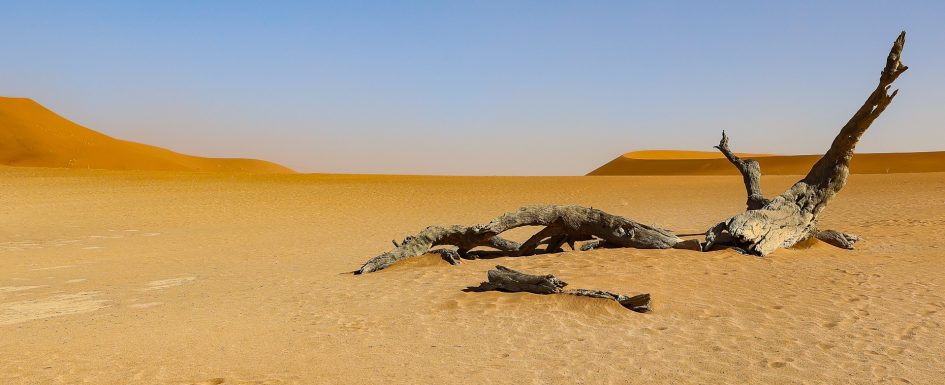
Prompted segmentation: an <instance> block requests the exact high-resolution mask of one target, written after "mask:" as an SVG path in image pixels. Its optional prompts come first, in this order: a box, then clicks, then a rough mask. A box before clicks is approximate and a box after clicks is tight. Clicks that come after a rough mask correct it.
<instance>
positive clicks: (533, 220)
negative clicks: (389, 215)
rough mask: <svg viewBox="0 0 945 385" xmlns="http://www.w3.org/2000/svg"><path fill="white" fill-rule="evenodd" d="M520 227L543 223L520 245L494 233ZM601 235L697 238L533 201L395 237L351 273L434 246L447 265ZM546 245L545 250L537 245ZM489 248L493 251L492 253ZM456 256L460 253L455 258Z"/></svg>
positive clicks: (652, 240)
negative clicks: (485, 217)
mask: <svg viewBox="0 0 945 385" xmlns="http://www.w3.org/2000/svg"><path fill="white" fill-rule="evenodd" d="M522 226H544V229H542V230H541V231H539V232H538V234H535V236H533V237H531V238H530V239H529V240H528V241H526V242H525V244H522V245H519V244H518V243H516V242H513V241H510V240H507V239H503V238H501V237H499V234H501V233H503V232H505V231H508V230H511V229H514V228H518V227H522ZM593 239H600V240H603V241H605V242H607V244H609V245H614V246H615V247H633V248H638V249H669V248H678V249H691V250H701V248H700V245H699V242H698V241H695V240H688V241H687V240H683V239H681V238H679V237H677V236H676V235H674V234H673V232H672V231H669V230H665V229H660V228H656V227H653V226H648V225H644V224H641V223H637V222H634V221H631V220H629V219H626V218H624V217H621V216H617V215H613V214H608V213H606V212H603V211H601V210H597V209H594V208H588V207H582V206H557V205H537V206H526V207H522V208H520V209H518V210H517V211H513V212H509V213H505V214H502V215H500V216H499V217H497V218H495V219H493V220H492V221H491V222H489V223H488V224H485V225H475V226H460V225H454V226H449V227H442V226H430V227H427V228H426V229H424V230H423V231H421V232H420V233H419V234H417V235H414V236H409V237H407V238H405V239H404V240H403V242H400V244H399V245H398V243H397V242H393V243H394V245H395V247H394V249H393V250H391V251H388V252H386V253H384V254H381V255H378V256H376V257H374V258H371V259H370V260H368V261H367V262H366V263H364V265H362V266H361V268H359V269H358V270H356V271H355V274H363V273H371V272H375V271H378V270H383V269H385V268H387V267H388V266H390V265H392V264H393V263H395V262H397V261H399V260H402V259H404V258H409V257H415V256H419V255H423V254H426V253H429V252H431V249H432V248H433V247H436V246H453V247H455V248H456V249H457V250H456V252H455V255H454V253H450V252H445V251H437V252H438V253H439V254H440V255H441V256H443V257H444V259H445V260H447V261H448V262H450V263H451V264H456V263H458V262H459V258H475V257H476V256H478V255H481V254H482V253H479V252H476V251H470V250H472V249H473V248H475V247H488V248H492V249H497V250H499V251H500V252H501V253H500V254H504V255H507V256H525V255H532V254H537V253H543V252H556V251H559V250H561V245H563V244H565V243H568V244H570V245H572V248H573V245H574V243H575V242H577V241H586V240H593ZM542 244H545V245H547V247H546V248H545V249H544V250H538V249H537V247H538V246H539V245H542ZM493 253H494V252H493ZM456 255H458V256H459V258H456Z"/></svg>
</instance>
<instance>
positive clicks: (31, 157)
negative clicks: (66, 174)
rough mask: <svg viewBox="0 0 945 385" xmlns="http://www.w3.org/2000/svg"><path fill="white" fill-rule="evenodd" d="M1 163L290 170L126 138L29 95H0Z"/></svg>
mask: <svg viewBox="0 0 945 385" xmlns="http://www.w3.org/2000/svg"><path fill="white" fill-rule="evenodd" d="M0 165H7V166H32V167H61V168H91V169H107V170H163V171H221V172H235V171H236V172H255V173H291V172H292V170H290V169H288V168H285V167H282V166H280V165H278V164H275V163H271V162H267V161H262V160H255V159H223V158H202V157H197V156H190V155H183V154H178V153H176V152H173V151H170V150H165V149H163V148H159V147H154V146H149V145H145V144H140V143H134V142H128V141H124V140H119V139H115V138H112V137H110V136H107V135H104V134H101V133H98V132H95V131H92V130H90V129H88V128H85V127H82V126H80V125H78V124H75V123H73V122H71V121H69V120H68V119H66V118H63V117H62V116H59V115H57V114H56V113H55V112H52V111H50V110H49V109H47V108H46V107H43V106H42V105H40V104H39V103H36V102H35V101H33V100H31V99H27V98H5V97H0Z"/></svg>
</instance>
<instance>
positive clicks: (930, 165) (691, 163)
mask: <svg viewBox="0 0 945 385" xmlns="http://www.w3.org/2000/svg"><path fill="white" fill-rule="evenodd" d="M738 155H739V156H741V157H749V158H752V159H755V160H757V161H758V163H760V164H761V170H762V173H763V174H765V175H799V174H801V175H803V174H806V173H807V171H808V170H810V168H811V166H812V165H813V164H814V163H815V162H817V160H818V159H820V157H821V156H822V155H823V154H819V155H769V154H738ZM850 172H851V173H852V174H897V173H915V172H945V151H939V152H900V153H879V154H870V153H863V154H854V155H853V160H852V161H851V163H850ZM588 175H738V170H736V169H735V168H734V167H732V164H731V163H729V162H728V160H726V159H725V158H724V156H722V154H721V153H720V152H718V151H716V152H708V151H674V150H648V151H636V152H629V153H626V154H624V155H622V156H619V157H617V158H616V159H614V160H612V161H610V162H607V163H606V164H604V165H603V166H600V167H598V168H597V169H595V170H593V171H591V172H590V173H588Z"/></svg>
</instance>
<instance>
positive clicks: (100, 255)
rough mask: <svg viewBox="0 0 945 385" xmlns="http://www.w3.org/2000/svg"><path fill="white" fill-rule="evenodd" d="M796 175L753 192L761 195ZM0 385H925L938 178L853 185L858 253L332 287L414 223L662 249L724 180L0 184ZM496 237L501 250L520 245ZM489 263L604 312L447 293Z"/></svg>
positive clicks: (944, 271)
mask: <svg viewBox="0 0 945 385" xmlns="http://www.w3.org/2000/svg"><path fill="white" fill-rule="evenodd" d="M796 179H797V177H784V176H772V177H765V178H764V183H765V186H766V188H767V190H768V192H769V193H774V192H777V191H780V190H782V189H784V188H785V187H787V186H788V185H790V184H791V183H792V182H793V181H794V180H796ZM0 180H2V182H3V186H4V191H3V193H2V194H0V208H2V213H0V261H2V263H0V383H2V384H76V383H91V384H194V383H203V384H219V383H223V384H380V383H384V384H464V383H478V384H721V383H755V384H762V383H763V384H876V383H892V384H896V383H902V384H908V383H911V384H931V383H938V382H940V381H941V379H942V378H945V358H943V356H942V354H941V353H942V351H943V350H945V328H943V326H945V290H943V286H945V257H943V255H945V246H943V245H942V242H941V240H942V239H943V238H945V219H942V218H945V193H943V191H945V173H927V174H895V175H854V176H852V177H851V178H850V181H849V185H848V186H847V188H846V189H845V190H844V191H843V192H842V193H841V194H840V196H839V197H838V198H837V199H836V200H835V201H834V202H833V203H832V204H831V206H830V207H829V208H828V209H827V211H826V212H825V214H824V216H823V226H824V227H827V228H834V229H840V230H844V231H849V232H853V233H857V234H860V235H862V236H863V237H864V238H865V240H863V241H861V243H859V244H858V245H857V246H858V249H857V250H855V251H846V250H839V249H836V248H832V247H829V246H824V245H822V244H816V245H813V246H812V247H811V248H808V249H797V250H779V251H777V252H776V253H774V254H773V255H771V256H770V257H767V258H756V257H751V256H745V255H740V254H738V253H735V252H734V251H718V252H711V253H697V252H690V251H682V250H632V249H617V250H595V251H590V252H565V253H560V254H554V255H544V256H533V257H527V258H518V259H515V258H503V259H498V260H481V261H469V262H464V263H463V264H462V265H459V266H449V265H446V264H445V262H442V261H441V260H438V259H436V258H433V257H420V258H415V259H413V260H410V261H408V262H406V263H403V264H401V265H398V266H395V267H392V268H390V269H388V270H385V271H382V272H379V273H375V274H371V275H366V276H353V275H350V274H346V272H349V271H351V270H353V269H355V268H357V267H358V266H359V265H360V263H362V262H363V261H365V260H366V259H368V258H369V257H372V256H374V255H376V254H378V253H380V252H383V251H385V250H387V249H388V248H389V247H390V240H391V239H393V238H401V237H403V236H405V235H407V234H410V233H412V232H415V231H417V230H419V229H420V228H422V227H423V226H425V225H428V224H433V223H440V224H450V223H464V224H468V223H476V222H482V221H485V220H488V219H489V218H491V217H493V216H495V215H496V214H498V213H501V212H503V211H506V210H510V209H514V208H517V207H518V206H521V205H525V204H531V203H561V204H582V205H589V206H593V207H597V208H601V209H604V210H607V211H610V212H613V213H616V214H621V215H625V216H627V217H629V218H633V219H636V220H639V221H642V222H646V223H654V224H658V225H661V226H665V227H669V228H672V229H675V230H677V231H682V232H686V231H693V232H695V231H702V230H704V229H705V228H707V227H709V226H710V225H712V224H713V223H714V221H716V220H718V219H720V218H723V217H725V216H727V215H730V214H733V213H735V212H738V211H739V210H740V209H741V208H742V205H743V204H744V196H743V194H744V191H743V187H742V185H741V182H740V178H739V177H737V176H693V177H687V178H678V177H606V178H602V177H547V178H546V177H536V178H502V177H393V176H344V175H266V176H260V175H237V174H207V173H169V172H143V171H141V172H117V171H94V170H93V171H86V170H56V169H42V168H9V167H0ZM516 236H518V237H519V239H521V238H522V237H524V236H526V234H525V233H519V234H517V235H516ZM495 264H503V265H506V266H509V267H511V268H514V269H520V270H523V271H526V272H536V273H553V274H555V275H557V276H558V277H560V278H562V279H564V280H566V281H567V282H569V283H571V284H572V285H573V286H575V287H591V288H598V289H604V290H612V291H615V292H619V293H626V294H634V293H639V292H649V293H651V294H652V295H653V298H654V312H653V313H651V314H637V313H633V312H630V311H627V310H626V309H623V308H621V307H620V306H619V305H616V304H615V303H611V302H607V301H604V300H597V299H588V298H576V297H567V296H538V295H533V294H521V293H519V294H509V293H466V292H463V291H461V290H462V289H463V288H465V287H467V286H474V285H476V284H478V283H479V282H480V281H482V280H483V279H484V278H485V272H486V271H487V270H489V269H490V268H492V267H493V266H494V265H495Z"/></svg>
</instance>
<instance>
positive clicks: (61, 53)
mask: <svg viewBox="0 0 945 385" xmlns="http://www.w3.org/2000/svg"><path fill="white" fill-rule="evenodd" d="M903 29H904V30H907V31H908V34H909V35H908V41H907V44H906V49H905V54H904V62H905V63H906V64H907V65H909V66H910V67H911V68H910V71H909V72H907V73H906V74H905V75H904V76H903V77H902V78H900V80H899V81H898V86H899V88H901V92H900V94H899V96H898V97H897V98H896V100H895V101H894V103H893V105H892V106H890V107H889V109H888V110H887V111H886V113H885V114H884V115H883V116H882V117H881V118H880V119H879V120H878V121H877V122H876V124H874V126H873V128H872V129H871V130H870V131H869V132H867V134H866V136H865V138H864V139H863V141H862V143H861V145H860V147H859V148H858V150H860V151H862V152H887V151H933V150H945V127H943V123H945V2H942V1H929V2H906V1H893V2H890V1H882V2H881V1H876V2H865V1H858V2H843V1H829V2H828V1H784V2H781V3H780V4H773V2H767V1H764V2H762V1H752V2H747V1H746V2H707V1H706V2H704V1H692V2H660V1H646V2H644V1H639V2H634V1H619V2H609V1H530V2H526V1H462V2H460V1H377V2H362V1H337V2H312V1H300V2H291V1H254V2H248V1H217V2H214V1H171V0H162V1H150V2H146V1H109V2H106V1H4V2H3V3H2V4H0V34H2V36H3V38H2V39H0V52H2V54H0V74H2V75H0V79H2V81H0V95H4V96H24V97H30V98H33V99H36V100H37V101H39V102H40V103H42V104H44V105H46V106H48V107H50V108H52V109H53V110H55V111H57V112H59V113H60V114H62V115H64V116H66V117H67V118H70V119H72V120H74V121H76V122H78V123H80V124H83V125H85V126H88V127H90V128H92V129H95V130H98V131H101V132H104V133H107V134H109V135H112V136H116V137H119V138H124V139H129V140H135V141H140V142H145V143H149V144H154V145H159V146H163V147H168V148H171V149H174V150H177V151H181V152H185V153H192V154H198V155H208V156H242V157H256V158H263V159H268V160H272V161H276V162H279V163H283V164H285V165H288V166H290V167H293V168H296V169H298V170H301V171H313V172H314V171H320V172H354V173H407V174H467V175H468V174H476V175H497V174H498V175H577V174H584V173H586V172H587V171H589V170H591V169H594V168H595V167H597V166H598V165H600V164H602V163H604V162H606V161H608V160H610V159H612V158H614V157H615V156H617V155H619V154H621V153H624V152H628V151H633V150H641V149H692V150H711V146H712V145H713V144H715V143H717V141H718V138H719V134H720V131H721V130H722V129H727V130H728V131H729V132H730V133H731V136H732V145H733V147H734V148H735V149H736V150H738V151H744V152H769V153H791V154H794V153H820V152H822V151H823V150H824V149H825V148H826V147H827V146H828V145H829V142H830V140H831V139H832V137H833V136H834V135H835V134H836V132H837V130H838V129H839V127H840V126H842V125H843V123H845V122H846V120H847V119H848V118H849V117H850V115H851V114H852V113H853V111H854V110H855V109H856V108H857V107H859V106H860V104H861V103H862V102H863V100H864V99H865V98H866V96H867V94H868V93H869V92H870V90H871V89H872V88H873V87H875V84H876V80H877V77H878V75H879V71H880V69H881V68H882V66H883V64H884V59H885V55H886V53H887V52H888V50H889V47H890V45H891V42H892V41H893V39H894V38H895V36H896V34H897V33H898V32H899V31H900V30H903Z"/></svg>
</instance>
